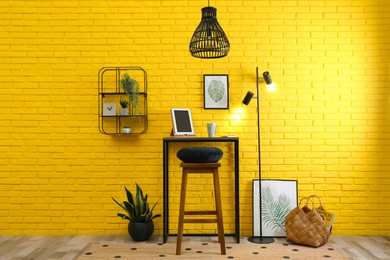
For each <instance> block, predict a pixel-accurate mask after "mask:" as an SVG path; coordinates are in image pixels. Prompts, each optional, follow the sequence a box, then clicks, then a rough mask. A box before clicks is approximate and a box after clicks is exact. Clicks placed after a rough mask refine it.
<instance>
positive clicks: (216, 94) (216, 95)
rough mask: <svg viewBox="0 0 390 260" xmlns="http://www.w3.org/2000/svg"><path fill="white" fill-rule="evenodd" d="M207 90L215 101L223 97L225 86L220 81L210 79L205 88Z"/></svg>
mask: <svg viewBox="0 0 390 260" xmlns="http://www.w3.org/2000/svg"><path fill="white" fill-rule="evenodd" d="M207 92H208V93H209V95H210V97H211V99H212V100H214V102H215V103H217V102H218V101H220V100H221V99H222V98H223V95H224V94H225V86H224V84H223V83H222V81H219V80H212V81H211V82H210V85H209V87H208V89H207Z"/></svg>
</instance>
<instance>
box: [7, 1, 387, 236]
mask: <svg viewBox="0 0 390 260" xmlns="http://www.w3.org/2000/svg"><path fill="white" fill-rule="evenodd" d="M211 4H212V5H214V6H216V7H217V9H218V12H217V17H218V20H219V22H220V24H221V25H222V27H223V29H224V30H225V32H226V33H227V35H228V37H229V40H230V43H231V50H230V53H229V55H228V57H226V58H223V59H218V60H199V59H195V58H192V57H191V56H190V54H189V52H188V44H189V40H190V38H191V36H192V33H193V31H194V30H195V28H196V26H197V25H198V23H199V21H200V15H201V11H200V9H201V8H202V7H204V6H206V5H207V1H163V0H156V1H146V0H142V1H128V0H126V1H124V0H123V1H122V0H118V1H111V0H94V1H81V0H72V1H64V0H55V1H49V0H42V1H28V0H24V1H23V0H4V1H1V2H0V86H1V87H0V148H1V153H0V234H55V235H58V234H125V233H126V223H125V222H124V221H121V220H120V219H119V218H117V217H116V216H115V214H116V213H117V212H118V211H119V210H118V208H117V207H116V205H114V203H113V202H112V200H111V196H114V197H116V198H118V199H122V198H124V192H123V186H124V185H127V186H128V187H129V188H131V189H132V190H134V184H135V183H136V182H137V183H139V184H140V185H141V186H142V187H143V188H144V190H145V191H146V192H147V193H148V194H149V196H150V201H156V200H158V199H160V204H159V206H158V207H157V208H156V213H162V203H161V202H162V200H161V199H162V183H163V180H162V138H163V137H166V136H168V135H169V132H170V130H171V122H170V114H169V109H170V108H171V107H189V108H191V110H192V113H193V120H194V125H195V131H196V133H197V135H198V136H205V135H206V127H205V126H206V123H207V122H211V121H212V122H216V123H217V124H218V135H237V136H239V137H240V163H241V164H240V170H241V172H240V174H241V178H240V190H241V198H240V202H241V211H240V215H241V227H242V229H241V235H250V234H252V231H251V226H252V224H251V223H252V219H251V218H252V217H251V216H252V213H251V212H252V207H251V203H252V202H251V194H252V191H251V182H252V179H253V178H256V177H257V150H256V149H257V146H256V145H257V143H256V131H257V127H256V108H255V106H254V104H251V105H250V106H248V107H244V106H242V105H241V100H242V98H243V96H244V95H245V93H246V91H247V90H251V91H255V68H256V66H258V67H259V68H260V71H261V72H262V71H265V70H269V71H270V73H271V75H272V78H273V80H274V81H275V82H276V83H277V86H278V91H277V92H275V93H272V94H271V93H267V92H265V91H264V89H263V85H262V93H261V118H262V121H261V124H262V126H261V129H262V141H261V146H262V148H261V155H262V166H263V177H264V178H266V179H297V180H298V183H299V187H298V188H299V196H300V197H302V196H305V195H309V194H313V193H315V194H318V195H320V196H322V198H323V203H324V205H325V207H326V208H327V209H328V210H330V211H333V212H335V213H336V214H337V218H336V223H335V226H334V229H333V230H334V234H349V235H390V201H389V198H390V192H389V190H390V177H389V172H390V166H389V159H390V156H389V152H390V151H389V150H390V149H389V147H390V142H389V138H390V131H389V130H390V128H389V119H390V118H389V110H390V107H389V76H388V75H389V72H390V71H389V70H390V69H389V56H390V52H389V46H390V45H389V44H390V36H389V26H390V21H389V17H390V2H389V1H387V0H339V1H333V0H329V1H324V0H318V1H298V0H286V1H277V0H268V1H265V0H264V1H263V0H262V1H243V0H237V1H222V0H219V1H211ZM104 66H141V67H143V68H144V69H145V70H146V71H147V73H148V80H149V92H148V98H149V120H150V121H149V130H148V132H147V133H146V134H143V135H137V136H130V137H129V136H121V137H112V136H106V135H102V134H100V133H99V131H98V116H97V100H98V96H97V73H98V71H99V69H100V68H101V67H104ZM217 73H222V74H229V81H230V86H229V90H230V109H229V110H204V109H203V87H202V82H203V74H217ZM222 148H223V149H224V151H225V153H226V154H225V156H226V158H224V159H223V160H222V163H223V165H224V166H223V168H222V171H223V172H224V174H225V175H224V176H223V179H222V182H223V187H222V188H223V200H224V207H225V209H224V213H225V223H226V229H227V232H228V233H229V232H232V230H233V229H234V222H233V213H232V211H233V206H232V204H231V198H232V196H233V193H232V189H233V187H232V173H231V171H232V166H231V165H230V166H229V161H230V160H231V158H232V153H231V148H230V147H229V146H222ZM177 149H179V146H176V147H175V148H174V149H172V152H171V158H172V160H171V163H172V164H171V165H172V167H171V180H172V182H171V183H170V189H171V193H170V196H171V201H170V203H171V208H172V209H173V210H172V212H171V213H170V216H171V220H172V224H171V225H172V226H171V227H172V229H173V232H175V231H174V229H175V222H176V217H177V214H176V209H177V203H178V199H177V198H175V196H176V195H177V194H178V187H179V184H180V169H179V168H178V167H177V165H178V163H179V161H178V160H177V159H175V158H173V157H174V156H175V154H174V152H176V151H177ZM194 182H195V184H194V187H197V188H199V189H201V191H200V194H206V195H207V194H210V187H209V186H208V185H204V184H209V182H208V181H204V183H203V182H202V181H200V180H194ZM189 201H190V202H192V203H198V202H199V201H201V200H200V198H197V197H196V194H195V196H194V197H193V198H191V199H190V200H189ZM202 202H205V204H208V202H209V200H203V201H202ZM155 226H156V234H162V219H161V218H160V219H158V220H156V221H155ZM190 228H191V227H190ZM195 228H196V227H195ZM205 228H207V229H208V228H211V229H215V228H214V227H208V226H207V227H205Z"/></svg>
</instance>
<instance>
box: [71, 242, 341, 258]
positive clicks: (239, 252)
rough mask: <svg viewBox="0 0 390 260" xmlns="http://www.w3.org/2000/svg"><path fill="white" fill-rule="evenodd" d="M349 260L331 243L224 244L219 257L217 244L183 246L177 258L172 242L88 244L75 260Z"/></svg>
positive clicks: (187, 244)
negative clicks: (317, 245) (307, 245)
mask: <svg viewBox="0 0 390 260" xmlns="http://www.w3.org/2000/svg"><path fill="white" fill-rule="evenodd" d="M179 258H181V259H210V258H212V259H245V260H246V259H272V260H273V259H299V260H306V259H315V260H321V259H348V257H346V256H344V255H343V253H342V252H341V250H340V249H338V248H337V247H336V246H335V245H334V244H326V245H324V246H322V247H319V248H311V247H305V246H299V245H293V244H288V243H284V244H281V243H273V244H266V245H259V244H252V243H245V244H236V243H227V244H226V255H221V251H220V246H219V243H218V242H209V243H205V242H187V243H183V247H182V254H181V255H180V256H178V255H176V244H175V243H166V244H163V243H155V244H153V243H145V242H138V243H136V242H131V243H114V242H110V243H91V244H89V245H88V246H87V247H86V249H85V250H83V252H82V253H81V254H80V255H79V257H78V258H77V260H86V259H93V260H101V259H132V260H133V259H142V260H144V259H161V260H163V259H164V260H165V259H179Z"/></svg>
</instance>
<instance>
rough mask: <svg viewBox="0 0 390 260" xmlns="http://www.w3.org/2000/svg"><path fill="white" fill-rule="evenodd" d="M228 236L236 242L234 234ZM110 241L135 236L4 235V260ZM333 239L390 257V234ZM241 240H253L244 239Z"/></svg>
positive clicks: (360, 255)
mask: <svg viewBox="0 0 390 260" xmlns="http://www.w3.org/2000/svg"><path fill="white" fill-rule="evenodd" d="M185 239H191V240H196V239H199V240H208V239H210V237H186V238H185ZM226 239H227V241H230V239H231V241H233V238H232V237H226ZM109 241H111V242H118V243H126V242H129V241H131V239H130V238H129V237H128V236H0V259H1V260H3V259H4V260H5V259H7V260H16V259H26V260H27V259H31V260H41V259H42V260H48V259H52V260H55V259H61V260H64V259H75V258H76V257H77V256H78V255H79V254H80V252H81V251H82V250H83V249H84V248H85V247H86V246H87V245H88V244H89V243H90V242H109ZM284 241H285V239H284V238H278V239H276V243H283V242H284ZM149 242H151V243H155V242H162V238H161V237H152V239H151V240H150V241H149ZM329 242H330V243H335V244H337V246H338V247H339V248H342V250H343V252H344V253H345V255H347V256H349V258H350V259H351V260H352V259H353V260H360V259H362V260H363V259H367V260H373V259H382V260H385V259H386V260H390V237H379V236H332V237H331V239H330V241H329ZM168 243H176V238H175V237H170V238H169V239H168ZM241 243H249V242H248V241H247V240H246V239H245V238H243V239H241Z"/></svg>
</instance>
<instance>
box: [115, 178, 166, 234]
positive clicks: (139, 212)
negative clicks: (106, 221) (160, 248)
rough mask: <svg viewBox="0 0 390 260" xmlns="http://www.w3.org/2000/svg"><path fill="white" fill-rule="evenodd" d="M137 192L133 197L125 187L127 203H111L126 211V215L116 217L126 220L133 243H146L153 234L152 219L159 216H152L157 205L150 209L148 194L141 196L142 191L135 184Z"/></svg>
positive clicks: (119, 214) (121, 214)
mask: <svg viewBox="0 0 390 260" xmlns="http://www.w3.org/2000/svg"><path fill="white" fill-rule="evenodd" d="M136 187H137V192H136V195H135V197H134V196H133V194H132V193H131V192H130V191H129V190H128V189H127V188H126V187H125V191H126V196H127V201H123V204H121V203H119V202H118V201H117V200H115V199H114V198H112V199H113V201H114V202H115V203H116V204H117V205H118V206H119V207H121V208H122V209H123V210H125V211H126V214H123V213H118V214H117V215H118V217H120V218H122V219H125V220H128V221H129V225H128V232H129V235H130V236H131V238H132V239H133V240H134V241H146V240H148V239H149V237H150V236H151V235H152V234H153V231H154V223H153V219H155V218H158V217H161V214H156V215H153V210H154V208H155V207H156V205H157V202H156V203H154V205H153V207H152V208H150V207H149V204H148V194H145V196H144V195H143V192H142V189H141V188H140V186H139V185H138V184H136Z"/></svg>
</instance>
